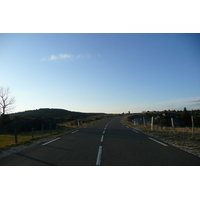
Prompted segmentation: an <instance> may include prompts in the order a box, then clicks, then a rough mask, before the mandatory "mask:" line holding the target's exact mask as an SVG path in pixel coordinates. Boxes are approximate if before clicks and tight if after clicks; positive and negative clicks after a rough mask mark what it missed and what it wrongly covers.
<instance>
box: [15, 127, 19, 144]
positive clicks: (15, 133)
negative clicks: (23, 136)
mask: <svg viewBox="0 0 200 200" xmlns="http://www.w3.org/2000/svg"><path fill="white" fill-rule="evenodd" d="M15 143H16V144H17V143H18V141H17V130H16V128H15Z"/></svg>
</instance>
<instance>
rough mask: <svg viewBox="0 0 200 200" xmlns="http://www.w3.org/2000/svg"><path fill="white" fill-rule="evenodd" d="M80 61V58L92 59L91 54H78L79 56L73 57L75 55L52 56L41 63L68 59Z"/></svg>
mask: <svg viewBox="0 0 200 200" xmlns="http://www.w3.org/2000/svg"><path fill="white" fill-rule="evenodd" d="M71 58H74V59H78V58H91V55H90V54H86V55H83V54H78V55H73V54H59V55H51V56H49V57H48V58H43V59H42V60H41V61H46V60H48V61H54V60H66V59H71Z"/></svg>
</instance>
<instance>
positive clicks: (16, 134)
mask: <svg viewBox="0 0 200 200" xmlns="http://www.w3.org/2000/svg"><path fill="white" fill-rule="evenodd" d="M60 130H63V127H61V126H59V125H58V124H56V126H53V125H52V124H51V123H50V124H49V127H48V128H47V127H44V125H42V126H41V128H40V129H35V130H34V128H33V127H32V128H30V131H18V130H17V129H16V128H15V129H14V131H13V132H10V133H6V132H4V133H1V134H0V148H3V147H5V146H7V145H12V144H17V143H20V142H23V141H27V140H30V139H36V138H42V137H45V136H47V135H51V134H54V133H57V132H59V131H60Z"/></svg>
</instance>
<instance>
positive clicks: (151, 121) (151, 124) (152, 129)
mask: <svg viewBox="0 0 200 200" xmlns="http://www.w3.org/2000/svg"><path fill="white" fill-rule="evenodd" d="M151 130H153V116H152V117H151Z"/></svg>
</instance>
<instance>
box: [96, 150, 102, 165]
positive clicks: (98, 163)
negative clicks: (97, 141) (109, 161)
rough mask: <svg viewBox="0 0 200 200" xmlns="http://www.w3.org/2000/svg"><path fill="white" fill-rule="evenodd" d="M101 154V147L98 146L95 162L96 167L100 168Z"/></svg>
mask: <svg viewBox="0 0 200 200" xmlns="http://www.w3.org/2000/svg"><path fill="white" fill-rule="evenodd" d="M101 153H102V146H99V151H98V156H97V162H96V165H97V166H100V164H101Z"/></svg>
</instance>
